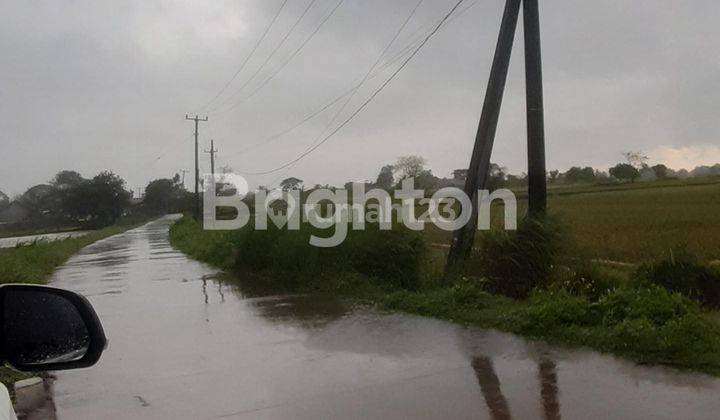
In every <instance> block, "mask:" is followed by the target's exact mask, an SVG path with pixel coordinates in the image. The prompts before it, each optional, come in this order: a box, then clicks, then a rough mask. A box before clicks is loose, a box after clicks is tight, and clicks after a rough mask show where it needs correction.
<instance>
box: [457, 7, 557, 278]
mask: <svg viewBox="0 0 720 420" xmlns="http://www.w3.org/2000/svg"><path fill="white" fill-rule="evenodd" d="M521 1H522V3H523V5H524V9H523V18H524V32H525V63H526V64H525V79H526V95H527V127H528V133H527V134H528V195H529V209H530V210H529V212H530V213H531V214H541V213H544V211H545V206H546V204H545V203H546V198H545V196H546V184H545V183H546V179H545V135H544V128H543V127H544V124H543V118H544V116H543V99H542V70H541V68H542V66H541V60H540V24H539V17H538V2H537V0H507V1H506V3H505V11H504V13H503V17H502V22H501V23H500V33H499V35H498V41H497V46H496V49H495V57H494V58H493V63H492V68H491V70H490V80H489V81H488V85H487V91H486V92H485V102H484V104H483V109H482V113H481V115H480V123H479V125H478V131H477V136H476V137H475V146H474V148H473V152H472V155H471V158H470V167H469V169H468V175H467V179H466V180H465V188H464V191H465V194H467V196H468V197H471V198H472V214H471V217H470V221H469V223H467V224H466V225H465V226H463V227H461V228H459V229H458V230H456V231H455V233H454V235H453V240H452V243H451V244H450V252H449V254H448V261H447V266H446V271H449V270H451V269H452V268H453V267H454V266H455V265H456V264H457V263H458V262H460V261H461V260H463V259H464V258H465V257H466V256H467V255H468V254H469V252H470V250H471V249H472V245H473V242H474V239H475V229H476V223H477V217H478V203H477V200H478V197H477V193H478V190H483V189H486V187H487V181H488V175H489V171H490V158H491V156H492V149H493V144H494V142H495V132H496V130H497V123H498V118H499V116H500V107H501V104H502V99H503V94H504V91H505V82H506V81H507V74H508V68H509V66H510V56H511V54H512V47H513V43H514V40H515V31H516V29H517V22H518V19H519V15H520V4H521Z"/></svg>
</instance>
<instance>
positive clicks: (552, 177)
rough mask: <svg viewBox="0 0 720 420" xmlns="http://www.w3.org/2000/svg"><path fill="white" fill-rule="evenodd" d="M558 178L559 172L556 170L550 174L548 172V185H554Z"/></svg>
mask: <svg viewBox="0 0 720 420" xmlns="http://www.w3.org/2000/svg"><path fill="white" fill-rule="evenodd" d="M559 176H560V171H558V170H557V169H554V170H552V171H550V172H548V182H549V183H550V184H555V183H556V182H557V181H558V177H559Z"/></svg>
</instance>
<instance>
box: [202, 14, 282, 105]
mask: <svg viewBox="0 0 720 420" xmlns="http://www.w3.org/2000/svg"><path fill="white" fill-rule="evenodd" d="M287 2H288V0H283V2H282V4H281V5H280V8H279V9H278V11H277V12H276V13H275V16H273V18H272V20H270V23H269V24H268V25H267V27H266V28H265V31H263V34H262V35H261V36H260V38H259V39H258V41H257V42H256V43H255V46H254V47H253V49H252V50H251V51H250V54H248V55H247V57H245V60H244V61H243V62H242V64H241V65H240V68H238V70H237V71H236V72H235V74H233V76H232V77H231V78H230V80H228V81H227V83H225V86H223V87H222V88H221V89H220V90H219V91H218V93H217V94H215V96H214V97H213V98H212V99H211V100H210V101H209V102H208V103H206V104H205V105H203V106H202V108H200V109H201V110H203V109H206V108H207V107H209V106H210V105H211V104H212V103H213V102H215V101H216V100H217V99H218V98H219V97H220V95H222V94H223V93H224V92H225V91H226V90H227V88H229V87H230V85H231V84H232V82H234V81H235V79H236V78H237V77H238V75H240V73H242V71H243V70H244V69H245V66H247V63H248V62H249V61H250V59H251V58H252V57H253V55H255V52H256V51H257V49H258V48H259V47H260V44H262V42H263V41H264V40H265V37H267V34H268V33H269V32H270V29H271V28H272V27H273V25H275V21H277V19H278V17H279V16H280V14H281V13H282V11H283V9H284V8H285V5H286V4H287Z"/></svg>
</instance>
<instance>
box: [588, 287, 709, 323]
mask: <svg viewBox="0 0 720 420" xmlns="http://www.w3.org/2000/svg"><path fill="white" fill-rule="evenodd" d="M596 307H597V314H598V315H600V316H601V322H602V324H603V325H605V326H612V325H618V324H621V323H622V322H624V321H627V320H639V319H642V320H646V321H647V322H650V323H651V324H652V325H655V326H660V325H664V324H665V323H667V322H668V321H670V320H672V319H677V318H681V317H683V316H685V315H688V314H691V313H692V314H697V313H699V312H700V310H699V308H698V306H697V304H695V303H694V302H692V301H690V300H688V299H687V298H685V297H683V296H682V295H680V294H678V293H672V292H669V291H667V290H665V289H663V288H661V287H657V286H651V287H649V288H640V289H629V288H624V289H617V290H613V291H611V292H610V293H608V294H606V295H604V296H602V297H601V298H600V300H599V301H598V302H597V304H596Z"/></svg>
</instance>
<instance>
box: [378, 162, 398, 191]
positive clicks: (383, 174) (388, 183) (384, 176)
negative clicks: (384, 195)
mask: <svg viewBox="0 0 720 420" xmlns="http://www.w3.org/2000/svg"><path fill="white" fill-rule="evenodd" d="M394 171H395V168H394V167H393V166H392V165H385V166H383V167H382V169H380V173H379V174H378V177H377V181H375V185H376V186H377V187H378V188H382V189H384V190H389V189H390V188H392V185H393V181H394V180H395V177H394V175H393V172H394Z"/></svg>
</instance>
